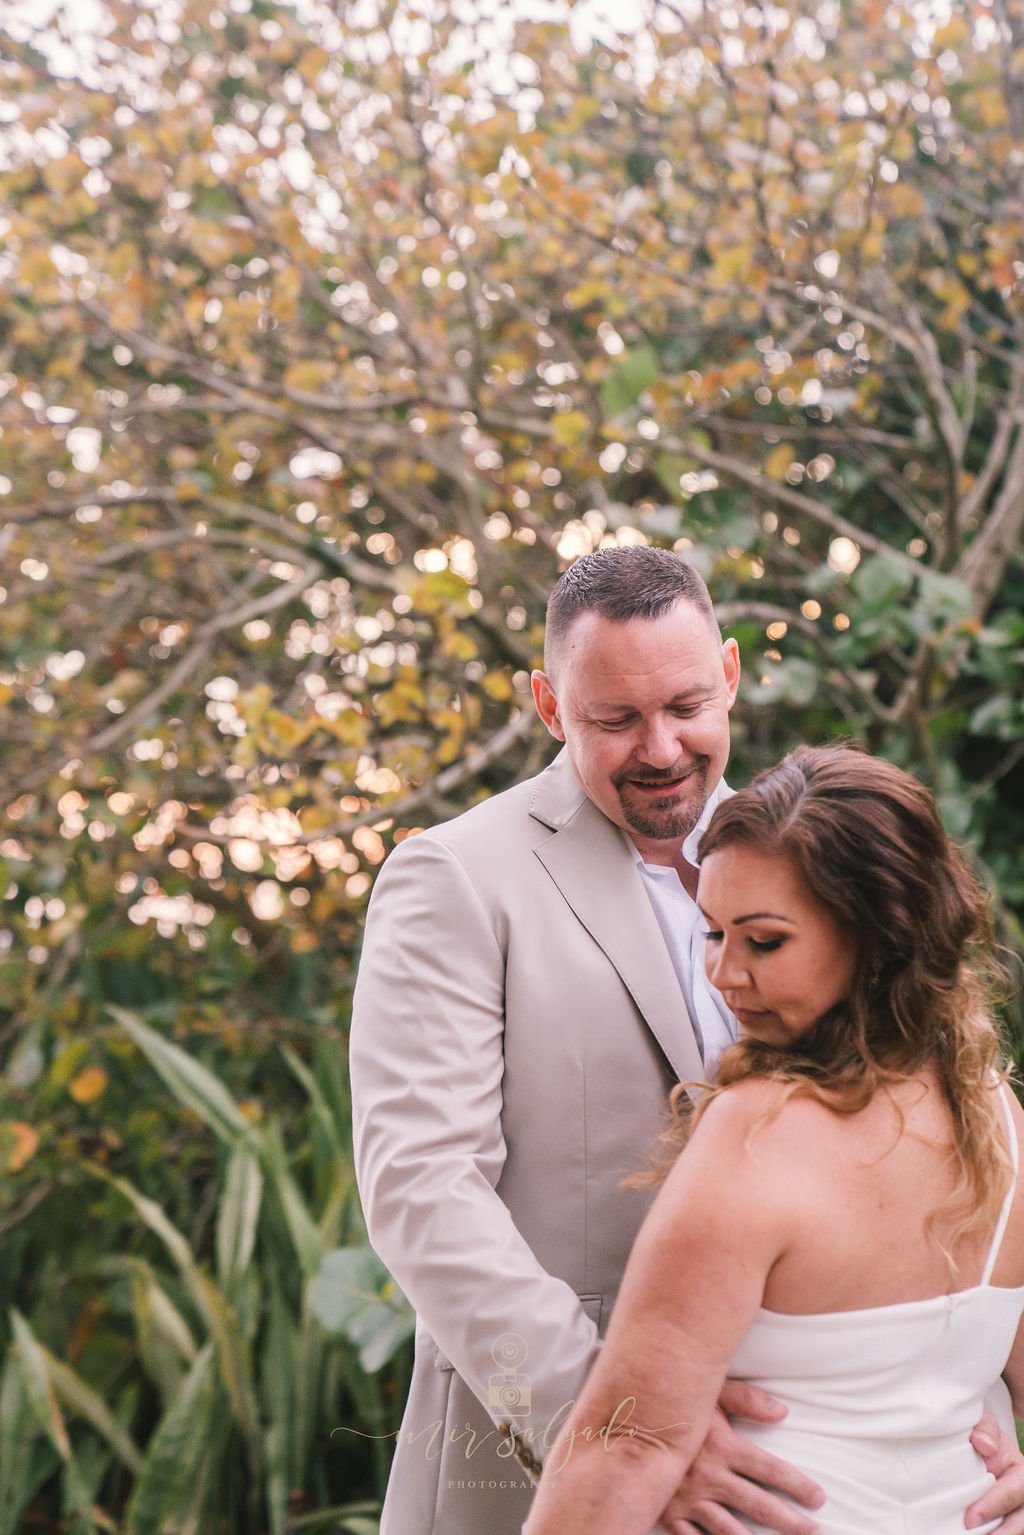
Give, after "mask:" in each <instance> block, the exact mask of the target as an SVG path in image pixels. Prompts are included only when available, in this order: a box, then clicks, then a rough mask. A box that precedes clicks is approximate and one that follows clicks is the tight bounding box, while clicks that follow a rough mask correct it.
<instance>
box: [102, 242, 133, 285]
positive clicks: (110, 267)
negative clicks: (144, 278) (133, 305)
mask: <svg viewBox="0 0 1024 1535" xmlns="http://www.w3.org/2000/svg"><path fill="white" fill-rule="evenodd" d="M138 265H139V253H138V251H137V250H136V249H135V246H134V245H132V244H131V242H130V241H128V240H122V242H121V244H120V245H115V246H114V249H113V250H112V251H111V252H110V255H109V256H108V257H107V271H108V272H109V273H110V275H111V277H112V278H113V279H114V281H115V282H124V280H125V278H126V277H128V276H129V274H130V273H132V272H134V271H137V270H138Z"/></svg>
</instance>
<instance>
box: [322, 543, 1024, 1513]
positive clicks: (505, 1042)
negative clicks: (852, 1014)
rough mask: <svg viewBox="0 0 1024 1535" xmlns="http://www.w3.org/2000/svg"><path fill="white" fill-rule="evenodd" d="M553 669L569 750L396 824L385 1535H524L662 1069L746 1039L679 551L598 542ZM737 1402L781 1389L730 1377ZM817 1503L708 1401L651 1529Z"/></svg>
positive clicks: (369, 1191)
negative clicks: (411, 1359) (406, 1318)
mask: <svg viewBox="0 0 1024 1535" xmlns="http://www.w3.org/2000/svg"><path fill="white" fill-rule="evenodd" d="M544 665H545V669H544V671H543V672H536V673H534V677H533V689H534V700H535V703H536V706H537V710H538V712H539V714H540V716H541V719H542V720H543V722H544V724H545V726H546V727H547V729H548V730H549V732H550V733H551V734H552V736H554V737H555V739H556V740H558V741H561V742H563V743H564V746H565V750H564V751H563V752H562V753H561V754H560V755H559V756H558V757H557V758H556V760H555V761H554V762H553V763H552V764H551V766H550V767H548V768H547V769H546V770H545V771H544V772H543V773H541V774H540V775H538V777H537V778H535V779H533V780H531V781H530V782H527V783H524V784H520V785H518V786H517V787H515V788H513V789H510V790H507V791H506V792H505V793H504V794H500V795H497V796H496V797H495V798H493V799H491V800H488V801H486V802H485V803H483V804H481V805H479V806H476V807H475V808H474V809H472V810H470V811H468V812H467V813H466V814H464V815H461V816H459V817H457V818H456V819H455V820H454V821H452V822H449V823H448V824H447V825H444V826H441V827H437V828H434V829H433V830H432V831H429V832H426V833H424V834H423V835H421V836H418V837H415V838H410V839H409V840H407V841H406V842H404V843H402V844H401V846H400V847H399V848H398V849H396V851H395V852H394V854H393V855H392V856H391V858H390V859H389V860H388V862H387V864H386V865H385V867H384V869H383V870H382V872H381V875H380V877H379V879H378V883H377V888H376V890H375V892H374V898H373V901H372V903H371V908H370V913H369V917H368V920H367V929H366V940H365V946H364V950H363V957H362V963H361V966H360V973H359V982H358V986H357V990H356V999H355V1006H354V1012H353V1024H352V1054H351V1070H352V1089H353V1103H354V1109H355V1138H356V1154H357V1169H358V1174H359V1184H360V1190H361V1193H362V1197H363V1202H364V1206H365V1210H366V1218H367V1224H368V1228H369V1232H370V1237H371V1240H372V1242H373V1243H374V1246H375V1247H376V1248H377V1250H378V1252H379V1253H380V1254H381V1257H382V1258H383V1260H384V1262H385V1263H386V1264H387V1266H388V1268H389V1269H390V1270H391V1272H392V1273H393V1274H394V1276H395V1278H396V1280H397V1281H398V1283H399V1284H400V1285H401V1287H402V1289H403V1290H404V1291H405V1292H406V1294H407V1295H408V1296H409V1298H410V1300H411V1301H412V1303H413V1305H414V1306H415V1308H416V1311H417V1313H418V1329H417V1339H416V1364H415V1370H414V1374H413V1382H412V1387H411V1391H410V1396H409V1402H408V1405H407V1409H406V1415H405V1419H404V1421H403V1426H402V1430H401V1433H400V1435H399V1444H398V1449H397V1454H396V1459H395V1467H394V1470H393V1472H392V1479H391V1483H390V1486H389V1492H388V1498H387V1501H386V1504H385V1510H384V1516H383V1521H382V1526H381V1531H382V1535H518V1531H519V1528H520V1525H521V1524H522V1521H523V1519H524V1518H525V1516H526V1511H527V1508H528V1506H529V1500H530V1494H531V1485H532V1483H531V1480H530V1476H527V1475H526V1474H525V1473H524V1471H523V1470H522V1469H521V1468H522V1467H525V1468H527V1470H529V1472H530V1473H531V1474H536V1473H537V1472H539V1470H540V1469H541V1467H542V1464H543V1461H544V1457H545V1455H546V1453H547V1452H548V1449H549V1448H550V1446H551V1445H552V1444H553V1442H554V1438H555V1436H556V1434H557V1429H558V1426H559V1424H560V1423H561V1421H562V1419H563V1417H564V1415H565V1413H566V1411H567V1410H568V1407H569V1404H570V1403H571V1402H572V1401H573V1399H574V1398H575V1396H576V1394H577V1392H578V1389H579V1387H580V1384H581V1382H582V1380H583V1378H584V1376H585V1375H586V1372H587V1370H588V1368H589V1367H590V1365H591V1363H592V1361H593V1359H594V1357H595V1353H596V1350H597V1348H598V1346H599V1337H600V1334H601V1333H602V1332H603V1330H604V1327H605V1325H606V1323H607V1320H608V1316H609V1313H610V1311H611V1307H612V1305H613V1303H614V1299H615V1295H616V1292H617V1289H618V1284H619V1280H620V1277H621V1273H622V1270H623V1267H624V1265H625V1261H626V1257H627V1255H628V1252H629V1249H630V1246H631V1244H632V1241H633V1238H634V1236H635V1234H636V1231H637V1228H638V1226H639V1224H640V1221H641V1220H642V1218H643V1215H644V1213H645V1211H646V1209H647V1206H648V1203H649V1196H645V1195H643V1194H641V1193H639V1192H637V1191H636V1190H635V1189H624V1188H623V1186H622V1184H623V1180H624V1179H625V1178H626V1177H627V1176H628V1175H629V1174H630V1173H631V1172H634V1171H636V1170H637V1169H638V1168H639V1167H642V1166H643V1165H644V1163H645V1161H646V1160H647V1157H648V1153H649V1150H650V1147H651V1143H652V1141H653V1140H654V1139H655V1137H656V1135H657V1132H658V1130H659V1128H660V1127H661V1125H662V1124H663V1121H664V1115H665V1107H666V1102H667V1097H668V1093H669V1091H670V1089H671V1087H672V1085H673V1084H674V1083H675V1082H676V1081H677V1080H682V1081H686V1082H699V1081H700V1079H701V1078H702V1077H704V1076H705V1074H707V1073H708V1072H709V1071H710V1070H712V1069H713V1064H714V1059H715V1057H716V1056H717V1054H718V1053H719V1052H720V1050H721V1048H722V1047H723V1046H724V1045H725V1044H727V1043H728V1042H729V1040H730V1038H731V1037H732V1035H731V1020H730V1018H729V1015H728V1013H727V1011H726V1009H725V1007H724V1004H723V1003H722V1001H721V998H720V997H718V995H717V993H715V992H714V991H713V990H712V989H711V988H710V987H709V986H708V985H707V983H706V981H705V978H704V972H703V964H702V953H701V948H702V942H703V938H702V934H701V931H700V926H699V919H698V914H697V908H696V906H695V904H694V901H693V896H694V893H695V890H696V881H697V871H696V868H695V866H694V860H695V850H696V844H697V842H698V840H699V836H700V832H701V831H702V830H703V827H704V825H705V824H706V823H707V821H708V819H709V818H710V816H711V814H712V812H713V810H714V808H715V806H716V804H717V803H718V800H719V798H720V796H721V795H722V794H724V793H728V790H727V789H725V787H724V785H723V783H722V773H723V772H724V769H725V765H726V762H727V759H728V754H729V712H730V710H731V708H732V705H733V703H734V701H735V698H736V691H737V687H738V685H739V675H740V665H739V656H738V652H737V648H736V644H735V641H733V640H727V641H725V643H724V644H723V643H722V640H721V637H720V635H719V633H718V629H717V627H716V624H715V620H714V614H713V609H712V605H711V600H710V597H709V595H708V592H707V588H706V587H705V585H704V583H703V581H702V580H701V579H700V577H699V576H698V575H697V573H696V572H695V571H694V570H693V569H692V568H691V567H689V566H688V565H686V564H685V563H684V562H683V561H682V560H680V559H678V558H677V557H676V556H675V555H673V554H671V553H669V552H668V551H665V550H659V549H650V548H644V547H641V548H632V549H611V550H602V551H600V552H598V553H595V554H592V555H587V556H585V557H584V558H583V559H582V560H579V561H578V562H577V563H576V564H575V565H573V566H572V567H570V569H569V570H568V571H567V572H566V573H565V574H564V575H563V576H562V578H561V580H560V581H559V582H558V584H557V586H556V587H555V589H554V592H553V593H552V596H551V599H550V602H549V605H548V623H547V633H546V641H545V662H544ZM723 1406H725V1407H726V1408H727V1409H728V1410H729V1411H730V1412H732V1413H734V1414H741V1415H743V1416H748V1417H765V1418H770V1417H773V1416H775V1415H776V1413H777V1411H778V1410H779V1409H776V1408H775V1407H774V1406H773V1404H772V1403H771V1402H770V1400H769V1399H767V1398H765V1397H764V1395H763V1393H759V1392H756V1391H754V1390H752V1389H751V1388H744V1387H740V1386H737V1385H735V1384H731V1385H728V1386H727V1388H726V1393H725V1394H724V1395H723ZM623 1412H624V1415H627V1414H628V1405H627V1404H624V1407H623ZM989 1426H990V1427H994V1425H989ZM996 1460H998V1461H999V1464H998V1465H997V1466H995V1469H997V1470H999V1469H1004V1468H1005V1466H1007V1465H1008V1464H1009V1451H1008V1450H1007V1447H1006V1445H1005V1444H1000V1445H999V1447H998V1449H997V1451H996V1454H995V1456H994V1459H993V1465H995V1461H996ZM1014 1478H1018V1480H1016V1481H1015V1480H1014ZM1007 1487H1016V1489H1017V1494H1016V1500H1017V1502H1021V1501H1024V1491H1022V1490H1021V1483H1020V1480H1019V1473H1017V1472H1011V1475H1010V1477H1009V1478H1007V1479H1005V1480H1004V1482H1001V1483H1000V1486H999V1488H998V1489H996V1490H995V1491H994V1492H993V1493H990V1494H989V1495H988V1497H987V1499H986V1500H985V1506H984V1512H985V1514H986V1515H987V1516H988V1517H994V1516H995V1515H996V1514H998V1513H1002V1512H1004V1511H1005V1510H1006V1509H1007V1508H1010V1507H1015V1506H1016V1504H1015V1502H1014V1494H1013V1493H1012V1491H1011V1492H1009V1493H1008V1492H1007ZM768 1489H776V1490H777V1491H779V1492H781V1493H783V1494H785V1495H786V1496H784V1497H778V1496H776V1495H775V1493H774V1492H772V1491H770V1490H768ZM1001 1496H1002V1497H1003V1498H1004V1501H1003V1502H1002V1503H1001V1504H1000V1505H999V1506H996V1504H995V1503H994V1502H993V1501H992V1500H993V1499H996V1498H998V1497H1001ZM794 1499H795V1500H797V1502H796V1503H795V1502H793V1501H792V1500H794ZM818 1501H820V1493H819V1490H818V1489H817V1488H816V1487H815V1486H814V1484H813V1483H811V1482H810V1481H809V1480H808V1479H807V1478H806V1477H804V1476H803V1475H801V1474H800V1473H798V1472H796V1471H795V1470H794V1469H793V1468H791V1467H788V1466H785V1465H783V1464H782V1463H781V1462H779V1461H776V1460H774V1459H773V1458H771V1457H768V1456H766V1455H764V1454H762V1453H761V1452H759V1451H755V1450H753V1449H752V1447H750V1446H748V1445H746V1444H745V1443H744V1442H743V1441H742V1440H741V1439H740V1438H739V1436H737V1435H736V1434H734V1433H733V1431H732V1430H731V1429H730V1427H729V1426H728V1423H727V1420H726V1419H725V1417H724V1416H723V1415H722V1414H719V1415H718V1421H717V1422H716V1423H715V1425H713V1428H712V1431H711V1434H710V1435H709V1440H708V1442H707V1444H706V1445H705V1448H704V1450H703V1451H702V1453H701V1456H700V1457H699V1458H698V1461H697V1462H696V1463H695V1465H694V1467H693V1468H692V1470H691V1472H690V1474H689V1475H688V1477H687V1479H686V1481H685V1482H684V1484H683V1486H682V1488H681V1489H680V1491H679V1493H678V1494H677V1496H676V1499H675V1500H674V1502H673V1504H672V1505H671V1508H670V1509H669V1510H668V1511H667V1512H666V1514H665V1516H664V1517H663V1520H662V1528H663V1529H665V1530H666V1531H670V1532H672V1535H694V1532H695V1531H696V1530H697V1529H698V1528H700V1529H703V1530H705V1531H707V1532H708V1535H740V1532H741V1531H742V1526H741V1525H740V1524H739V1523H738V1522H737V1520H736V1518H735V1517H734V1514H733V1513H732V1512H730V1510H735V1511H736V1512H738V1513H739V1514H741V1515H744V1516H746V1517H747V1518H749V1519H750V1520H753V1521H759V1522H760V1523H762V1524H764V1525H766V1526H767V1527H768V1528H771V1529H773V1530H777V1531H778V1532H780V1535H813V1532H814V1531H815V1529H816V1528H817V1527H816V1525H815V1524H814V1521H813V1518H812V1517H811V1516H810V1515H809V1514H808V1513H807V1512H805V1509H807V1508H813V1507H814V1506H815V1505H816V1504H817V1503H818ZM798 1503H799V1504H802V1505H803V1508H801V1507H799V1506H797V1504H798ZM1005 1535H1024V1520H1022V1522H1021V1524H1020V1525H1019V1527H1012V1526H1011V1525H1010V1524H1009V1522H1008V1523H1007V1525H1006V1526H1005Z"/></svg>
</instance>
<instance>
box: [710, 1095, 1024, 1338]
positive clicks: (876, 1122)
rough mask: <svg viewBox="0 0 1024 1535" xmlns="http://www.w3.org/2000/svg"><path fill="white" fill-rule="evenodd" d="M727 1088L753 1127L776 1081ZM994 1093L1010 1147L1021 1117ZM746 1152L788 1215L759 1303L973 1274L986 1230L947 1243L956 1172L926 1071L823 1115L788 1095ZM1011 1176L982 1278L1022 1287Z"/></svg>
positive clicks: (979, 1265)
mask: <svg viewBox="0 0 1024 1535" xmlns="http://www.w3.org/2000/svg"><path fill="white" fill-rule="evenodd" d="M736 1091H739V1092H740V1093H742V1094H744V1095H746V1096H747V1097H748V1098H749V1100H750V1105H749V1112H750V1118H751V1121H752V1122H753V1123H754V1124H755V1126H756V1121H757V1118H758V1117H759V1116H760V1114H762V1113H765V1114H768V1115H770V1114H771V1112H772V1109H773V1107H774V1105H775V1104H776V1103H777V1099H778V1094H779V1092H780V1088H779V1087H778V1085H777V1084H774V1083H771V1082H763V1081H761V1082H747V1083H744V1084H742V1086H738V1087H737V1088H733V1089H732V1090H731V1092H736ZM993 1091H994V1092H995V1091H997V1090H996V1089H995V1087H993ZM999 1092H1000V1097H1001V1098H1002V1099H1003V1102H1004V1104H1006V1105H1007V1110H1008V1112H1009V1113H1010V1114H1011V1115H1012V1122H1013V1123H1014V1125H1015V1127H1016V1133H1015V1137H1014V1144H1016V1141H1017V1139H1018V1137H1020V1136H1022V1135H1024V1113H1022V1111H1021V1109H1020V1107H1019V1105H1018V1104H1017V1103H1016V1101H1015V1100H1014V1099H1013V1096H1012V1094H1010V1093H1009V1092H1008V1090H999ZM901 1116H902V1120H901ZM999 1118H1000V1122H1001V1123H1002V1122H1003V1118H1004V1110H1002V1109H1001V1110H1000V1111H999ZM1007 1130H1008V1126H1007ZM762 1139H763V1144H761V1145H759V1141H762ZM1008 1149H1009V1144H1008ZM750 1153H751V1155H752V1156H754V1157H756V1158H762V1157H763V1158H767V1159H775V1160H776V1162H777V1167H776V1168H775V1171H774V1177H775V1178H778V1179H779V1180H781V1184H780V1186H781V1187H783V1188H784V1189H786V1191H787V1202H789V1203H790V1205H791V1208H792V1209H793V1211H794V1213H795V1214H796V1215H797V1217H798V1218H797V1220H796V1221H795V1222H794V1227H793V1231H792V1237H791V1240H790V1242H789V1244H788V1246H787V1248H786V1251H785V1252H783V1254H782V1255H781V1256H780V1258H779V1259H778V1260H777V1261H776V1263H775V1265H774V1266H773V1268H772V1270H771V1272H770V1273H769V1275H768V1278H767V1281H766V1284H765V1291H764V1305H765V1307H766V1308H768V1309H770V1310H772V1311H777V1312H785V1313H792V1314H796V1315H799V1314H806V1313H820V1312H832V1311H847V1310H856V1309H860V1308H864V1307H872V1306H886V1305H893V1304H896V1303H898V1302H902V1301H909V1300H921V1299H924V1298H926V1297H929V1296H934V1295H940V1294H946V1293H948V1292H950V1291H954V1290H965V1289H968V1288H970V1287H971V1286H972V1285H974V1284H976V1283H978V1281H979V1280H980V1277H981V1274H982V1271H983V1269H984V1266H985V1261H986V1258H987V1255H988V1252H989V1249H990V1247H991V1243H992V1236H993V1230H992V1227H991V1226H989V1227H988V1228H987V1229H983V1230H976V1231H973V1232H971V1233H969V1234H968V1235H967V1236H966V1237H962V1238H959V1239H957V1240H955V1241H954V1242H953V1244H952V1248H950V1245H949V1239H950V1237H951V1235H952V1221H953V1219H954V1218H955V1216H954V1217H951V1216H950V1215H949V1214H948V1213H944V1212H943V1208H942V1207H943V1205H944V1204H945V1203H946V1202H947V1201H948V1200H949V1199H950V1197H951V1196H952V1195H953V1194H954V1193H955V1191H956V1189H957V1186H958V1181H959V1176H960V1172H959V1167H958V1165H957V1163H956V1159H955V1158H954V1156H953V1153H952V1131H951V1124H950V1113H949V1109H948V1106H947V1105H946V1103H945V1100H944V1098H943V1096H942V1093H941V1092H940V1090H939V1087H938V1084H937V1082H936V1081H935V1079H934V1076H933V1074H932V1073H931V1072H926V1073H922V1074H921V1075H919V1076H918V1077H916V1078H914V1079H913V1080H912V1081H908V1082H904V1083H899V1084H896V1085H895V1086H893V1087H892V1088H891V1089H889V1090H886V1091H880V1092H876V1093H875V1095H874V1097H873V1098H872V1100H871V1102H870V1103H869V1104H868V1105H867V1107H866V1108H864V1109H863V1110H861V1111H860V1112H859V1113H857V1114H838V1113H835V1112H833V1111H832V1110H830V1109H828V1108H827V1107H825V1106H824V1105H823V1104H820V1103H818V1102H817V1101H815V1100H814V1099H812V1098H811V1097H810V1096H808V1095H807V1094H805V1093H802V1092H800V1093H797V1094H796V1095H795V1096H793V1097H791V1098H790V1099H789V1100H788V1101H787V1102H786V1104H785V1106H784V1108H783V1109H782V1111H781V1113H780V1115H779V1117H778V1119H777V1120H775V1121H774V1122H772V1123H766V1124H765V1126H764V1127H763V1128H760V1129H759V1128H756V1127H755V1128H754V1130H753V1135H752V1138H751V1140H750ZM1016 1179H1017V1185H1016V1197H1015V1198H1014V1199H1013V1200H1012V1202H1011V1209H1010V1215H1009V1220H1008V1222H1007V1226H1006V1231H1005V1235H1004V1236H1003V1239H1002V1241H1001V1244H1000V1251H999V1255H998V1261H997V1263H996V1266H995V1270H994V1273H993V1276H992V1277H993V1281H994V1283H995V1284H997V1285H1007V1286H1011V1287H1012V1286H1016V1285H1020V1284H1024V1178H1022V1176H1021V1174H1020V1173H1019V1172H1018V1173H1017V1174H1016ZM773 1181H774V1179H773ZM936 1211H937V1212H938V1216H937V1218H936V1219H935V1220H934V1221H933V1222H932V1223H931V1224H929V1218H930V1217H931V1216H933V1214H934V1212H936ZM950 1254H951V1255H952V1257H953V1259H954V1260H955V1265H956V1267H955V1270H954V1268H953V1267H951V1264H950Z"/></svg>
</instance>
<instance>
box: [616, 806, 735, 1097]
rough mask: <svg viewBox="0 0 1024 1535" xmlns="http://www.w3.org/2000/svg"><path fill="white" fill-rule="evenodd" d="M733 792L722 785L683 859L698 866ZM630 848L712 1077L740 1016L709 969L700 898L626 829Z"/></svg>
mask: <svg viewBox="0 0 1024 1535" xmlns="http://www.w3.org/2000/svg"><path fill="white" fill-rule="evenodd" d="M731 793H732V790H731V789H730V788H728V787H727V786H726V785H725V784H724V783H719V785H718V787H717V788H716V789H715V791H714V793H713V794H712V795H711V797H710V798H709V800H708V802H707V804H706V805H705V806H704V809H703V811H702V812H701V817H700V820H699V821H698V822H697V824H696V826H695V827H694V828H693V831H691V832H690V834H689V836H688V837H687V838H686V840H685V841H684V843H683V857H684V858H685V859H686V861H687V863H689V864H692V865H693V867H694V868H695V869H696V868H697V867H699V865H698V862H697V845H698V843H699V842H700V839H701V834H702V833H703V832H704V830H705V829H706V827H707V824H708V822H709V821H710V819H711V817H712V815H713V814H714V812H715V809H716V807H717V806H718V804H719V801H720V800H723V799H727V798H728V797H729V795H730V794H731ZM622 835H623V836H624V837H625V838H626V842H627V844H628V846H629V850H630V852H631V853H632V855H633V861H634V862H635V864H636V866H637V869H638V870H639V872H640V877H641V879H642V880H643V885H644V889H645V890H646V891H647V896H648V899H649V900H650V903H651V906H652V907H653V908H654V915H655V916H656V917H657V919H658V926H659V927H660V928H661V931H662V935H663V936H664V939H665V943H666V945H667V947H668V952H669V955H670V957H671V960H672V965H673V968H674V970H675V972H676V975H677V976H678V977H679V986H680V989H681V991H682V993H683V1000H684V1001H685V1003H686V1010H687V1012H688V1013H689V1015H690V1019H691V1021H692V1023H693V1031H694V1033H695V1034H696V1036H697V1044H698V1046H699V1048H700V1053H701V1058H702V1059H703V1061H704V1070H705V1073H706V1075H707V1077H708V1078H709V1079H710V1078H711V1077H712V1076H713V1075H714V1070H715V1066H716V1064H717V1062H718V1057H719V1056H720V1055H721V1053H722V1051H723V1050H724V1049H725V1048H726V1046H727V1045H731V1044H733V1042H734V1041H735V1039H736V1019H735V1018H734V1017H733V1015H732V1013H731V1012H730V1011H729V1009H728V1008H727V1007H726V1005H725V1001H724V999H723V997H722V994H721V992H720V991H717V990H716V989H715V987H714V986H712V984H711V982H710V981H709V980H708V978H707V975H706V974H705V972H704V935H705V933H706V931H707V929H706V927H705V926H704V919H703V917H702V916H701V914H700V910H699V908H698V906H697V903H696V901H694V899H693V897H692V896H690V895H689V894H688V893H687V892H686V890H685V889H684V888H683V885H682V883H681V881H680V879H679V875H678V874H677V873H676V871H675V869H671V868H667V867H666V866H665V865H663V864H656V863H645V862H644V860H643V859H642V858H641V856H640V854H639V852H638V851H637V848H636V847H635V846H634V844H633V841H632V839H631V838H630V837H629V835H628V834H627V833H626V832H623V834H622Z"/></svg>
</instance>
